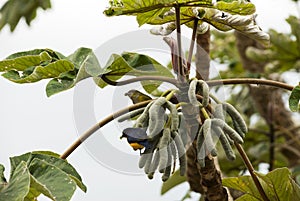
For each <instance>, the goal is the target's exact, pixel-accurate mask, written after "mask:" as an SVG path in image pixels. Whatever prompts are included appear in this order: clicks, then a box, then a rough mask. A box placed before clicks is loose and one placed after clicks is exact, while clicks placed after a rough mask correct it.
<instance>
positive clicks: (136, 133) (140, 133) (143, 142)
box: [120, 128, 152, 154]
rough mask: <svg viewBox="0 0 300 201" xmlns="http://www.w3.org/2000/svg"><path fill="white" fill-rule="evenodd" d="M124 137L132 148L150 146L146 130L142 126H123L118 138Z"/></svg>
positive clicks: (139, 148) (149, 147) (147, 147)
mask: <svg viewBox="0 0 300 201" xmlns="http://www.w3.org/2000/svg"><path fill="white" fill-rule="evenodd" d="M122 138H126V139H127V142H128V144H129V145H130V146H131V147H132V148H133V150H135V151H136V150H139V151H140V154H142V153H141V150H142V149H144V148H145V151H146V150H149V149H151V148H152V144H151V142H150V141H149V139H148V136H147V133H146V130H145V129H143V128H125V129H124V130H123V132H122V136H121V137H120V139H122Z"/></svg>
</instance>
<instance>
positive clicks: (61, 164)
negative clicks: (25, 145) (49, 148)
mask: <svg viewBox="0 0 300 201" xmlns="http://www.w3.org/2000/svg"><path fill="white" fill-rule="evenodd" d="M34 159H39V160H43V161H45V162H47V163H49V164H51V165H54V166H55V167H57V168H59V169H60V170H61V171H63V172H64V173H65V174H67V175H68V176H69V177H70V178H71V179H73V180H74V181H75V182H76V184H77V185H78V187H79V188H81V189H82V190H83V191H84V192H85V191H86V186H85V185H84V184H83V182H82V179H81V177H80V175H79V174H78V172H77V171H76V170H75V168H74V167H73V166H72V165H71V164H69V163H68V162H67V161H66V160H63V159H60V158H59V156H58V155H57V154H55V153H53V152H31V153H26V154H23V155H21V156H16V157H12V158H10V162H11V169H12V171H14V169H15V168H16V166H17V165H18V164H19V163H20V162H22V161H25V162H26V163H27V165H28V167H30V165H31V162H32V161H33V160H34Z"/></svg>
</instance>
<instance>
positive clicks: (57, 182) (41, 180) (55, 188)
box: [29, 158, 76, 201]
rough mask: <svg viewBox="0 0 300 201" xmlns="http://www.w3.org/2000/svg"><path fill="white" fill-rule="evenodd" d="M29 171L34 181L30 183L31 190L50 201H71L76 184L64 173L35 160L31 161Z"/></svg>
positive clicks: (48, 164)
mask: <svg viewBox="0 0 300 201" xmlns="http://www.w3.org/2000/svg"><path fill="white" fill-rule="evenodd" d="M29 170H30V172H31V175H32V178H33V181H34V182H32V183H31V185H32V187H33V188H35V189H38V190H39V191H40V192H41V193H42V194H44V195H45V196H47V197H49V198H51V199H52V200H62V201H63V200H66V201H67V200H71V197H72V195H73V194H74V191H75V189H76V183H75V182H74V181H73V180H72V179H71V178H70V177H69V176H68V175H67V174H66V173H65V172H63V171H61V170H60V169H59V168H57V167H56V166H54V165H53V164H50V163H47V162H45V161H43V160H40V159H37V158H35V159H33V160H32V162H31V164H30V166H29ZM53 178H55V179H53Z"/></svg>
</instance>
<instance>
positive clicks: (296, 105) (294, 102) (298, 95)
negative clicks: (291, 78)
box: [289, 83, 300, 112]
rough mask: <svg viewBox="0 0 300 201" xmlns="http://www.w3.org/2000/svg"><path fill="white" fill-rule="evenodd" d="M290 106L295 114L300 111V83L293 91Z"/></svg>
mask: <svg viewBox="0 0 300 201" xmlns="http://www.w3.org/2000/svg"><path fill="white" fill-rule="evenodd" d="M289 106H290V109H291V111H293V112H297V111H298V112H299V111H300V83H299V85H298V86H296V87H294V89H293V90H292V93H291V95H290V98H289Z"/></svg>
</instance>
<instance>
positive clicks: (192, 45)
mask: <svg viewBox="0 0 300 201" xmlns="http://www.w3.org/2000/svg"><path fill="white" fill-rule="evenodd" d="M198 22H199V19H198V18H195V20H194V27H193V33H192V39H191V44H190V48H189V55H188V58H187V70H188V73H187V79H189V72H190V68H191V63H192V57H193V51H194V46H195V40H196V33H197V27H198Z"/></svg>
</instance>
